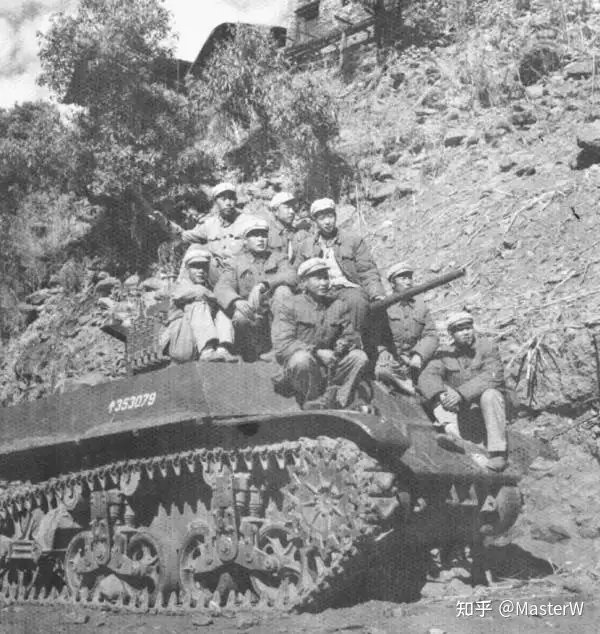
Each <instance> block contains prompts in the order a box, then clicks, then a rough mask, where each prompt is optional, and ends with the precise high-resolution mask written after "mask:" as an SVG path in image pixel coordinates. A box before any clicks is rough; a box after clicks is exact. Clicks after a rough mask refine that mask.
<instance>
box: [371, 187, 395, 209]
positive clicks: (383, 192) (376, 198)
mask: <svg viewBox="0 0 600 634" xmlns="http://www.w3.org/2000/svg"><path fill="white" fill-rule="evenodd" d="M395 193H396V184H395V183H380V184H375V186H374V187H372V188H371V190H370V191H369V195H368V196H367V198H368V200H369V201H371V202H372V203H373V204H375V205H378V204H379V203H382V202H383V201H384V200H386V199H387V198H390V197H391V196H393V195H394V194H395Z"/></svg>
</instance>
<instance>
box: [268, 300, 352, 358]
mask: <svg viewBox="0 0 600 634" xmlns="http://www.w3.org/2000/svg"><path fill="white" fill-rule="evenodd" d="M271 339H272V341H273V348H274V349H275V353H276V358H277V361H278V362H279V363H281V364H282V365H283V364H285V363H286V361H287V360H288V359H289V358H290V357H291V356H292V355H293V354H294V352H297V351H298V350H305V351H307V352H310V353H311V354H314V352H315V351H316V350H318V349H328V350H332V349H333V348H334V346H335V343H336V341H338V339H346V340H348V341H349V342H351V343H353V344H355V345H360V337H359V335H358V334H357V333H356V331H355V330H354V328H353V327H352V322H351V319H350V313H349V311H348V307H347V306H346V304H344V303H343V302H342V301H341V300H339V299H334V300H332V299H330V298H327V299H326V300H325V301H319V300H316V299H314V298H313V297H311V296H310V295H308V294H307V293H301V294H300V295H294V297H292V298H291V301H290V302H289V303H286V304H284V305H283V306H282V307H281V311H280V312H279V314H278V315H277V316H276V318H275V320H274V322H273V328H272V330H271Z"/></svg>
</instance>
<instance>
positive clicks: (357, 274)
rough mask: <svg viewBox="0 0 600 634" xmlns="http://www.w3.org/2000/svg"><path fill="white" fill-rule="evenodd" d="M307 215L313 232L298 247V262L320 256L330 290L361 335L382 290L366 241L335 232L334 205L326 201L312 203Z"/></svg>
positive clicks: (382, 294)
mask: <svg viewBox="0 0 600 634" xmlns="http://www.w3.org/2000/svg"><path fill="white" fill-rule="evenodd" d="M310 214H311V216H312V218H313V219H314V221H315V224H316V227H317V231H316V232H314V233H311V234H309V235H308V236H307V237H306V238H305V239H304V240H303V241H302V242H301V243H300V244H299V246H298V250H297V251H298V252H297V261H298V262H299V263H301V262H304V261H305V260H308V259H309V258H313V257H321V258H323V259H324V260H325V262H327V266H328V267H329V277H330V283H331V289H332V291H333V292H334V293H335V295H336V296H337V297H338V298H339V299H342V300H343V301H344V302H345V303H346V304H347V305H348V307H349V308H350V315H351V318H352V325H353V327H354V329H355V330H356V331H357V332H359V333H362V332H363V329H364V327H365V324H366V321H367V315H368V312H369V301H370V300H371V301H374V300H377V299H382V298H383V296H384V291H383V287H382V285H381V281H380V279H379V273H378V272H377V267H376V266H375V262H373V258H372V257H371V254H370V253H369V248H368V246H367V244H366V242H365V241H364V240H363V239H362V238H361V237H360V236H359V235H357V234H355V233H353V232H351V231H347V230H346V229H338V227H337V226H336V223H337V216H336V212H335V203H334V202H333V200H331V199H330V198H321V199H319V200H315V202H314V203H313V204H312V205H311V208H310Z"/></svg>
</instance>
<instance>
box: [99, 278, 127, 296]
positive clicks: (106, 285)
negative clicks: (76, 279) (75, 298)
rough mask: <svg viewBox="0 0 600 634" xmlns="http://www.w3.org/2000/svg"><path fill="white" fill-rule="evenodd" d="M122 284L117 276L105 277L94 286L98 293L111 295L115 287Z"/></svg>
mask: <svg viewBox="0 0 600 634" xmlns="http://www.w3.org/2000/svg"><path fill="white" fill-rule="evenodd" d="M120 285H121V282H120V281H119V280H118V279H117V278H116V277H111V276H108V277H103V278H102V279H101V280H100V281H99V282H97V283H96V286H95V287H94V292H95V293H96V294H97V295H110V293H111V292H112V291H113V289H115V288H117V287H118V286H120Z"/></svg>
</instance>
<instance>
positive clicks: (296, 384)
mask: <svg viewBox="0 0 600 634" xmlns="http://www.w3.org/2000/svg"><path fill="white" fill-rule="evenodd" d="M368 363H369V359H368V358H367V355H366V354H365V353H364V352H363V351H362V350H350V352H349V353H348V354H347V355H346V356H345V357H343V358H342V359H340V360H339V361H338V363H337V365H336V366H335V368H334V369H333V370H332V371H331V372H330V373H329V377H327V374H326V369H325V368H323V366H322V365H321V364H320V363H319V361H318V359H317V358H316V357H315V356H314V355H312V354H311V353H310V352H307V351H305V350H298V352H294V354H293V355H292V356H291V357H290V358H289V360H288V362H287V363H286V364H285V368H284V372H285V378H286V379H287V381H288V382H289V383H290V385H291V386H292V387H293V388H294V391H295V392H296V394H297V395H298V397H299V398H300V400H301V401H302V402H304V401H311V400H313V399H316V398H318V397H319V396H320V395H321V394H322V393H323V392H324V391H325V389H326V388H328V387H332V386H338V389H337V397H336V398H337V401H338V403H339V405H340V406H341V407H347V406H348V405H349V404H350V403H351V402H352V400H353V398H354V390H355V388H356V385H357V383H358V382H359V381H360V379H361V378H362V377H363V375H364V373H365V371H366V368H367V365H368Z"/></svg>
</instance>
